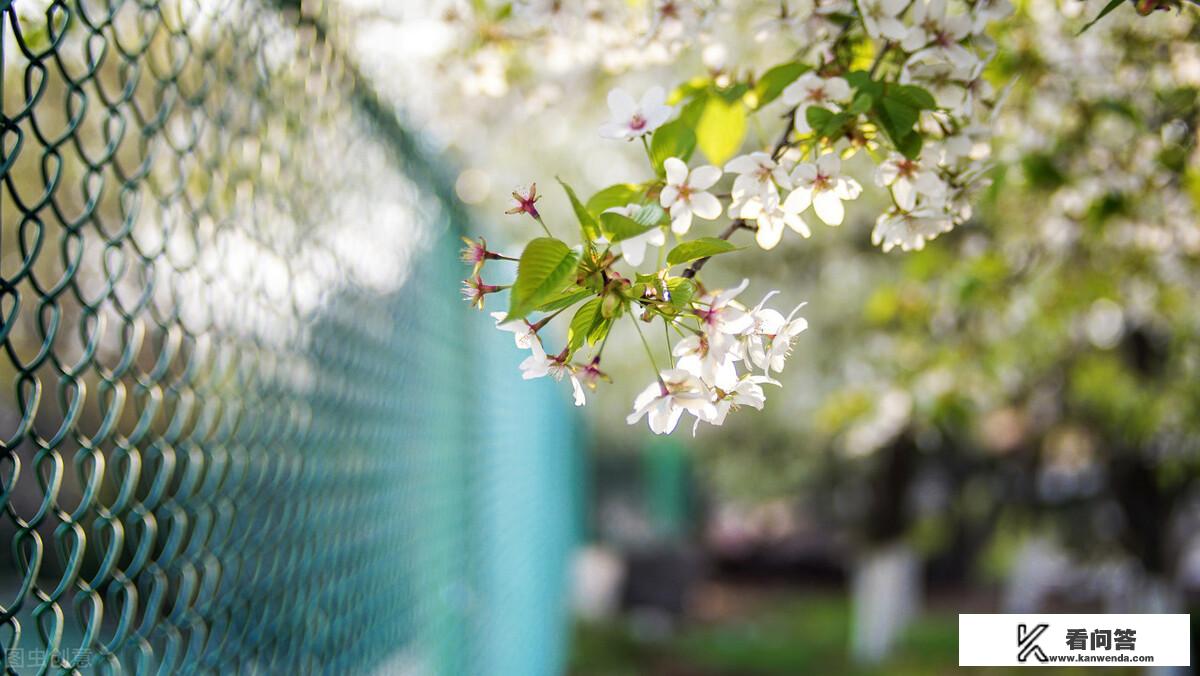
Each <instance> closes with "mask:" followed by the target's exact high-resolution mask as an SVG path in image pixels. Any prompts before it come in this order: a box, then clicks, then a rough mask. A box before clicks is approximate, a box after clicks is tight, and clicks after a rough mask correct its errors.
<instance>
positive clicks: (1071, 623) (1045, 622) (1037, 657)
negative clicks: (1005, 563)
mask: <svg viewBox="0 0 1200 676" xmlns="http://www.w3.org/2000/svg"><path fill="white" fill-rule="evenodd" d="M1080 632H1082V634H1081V633H1080ZM1068 639H1070V640H1068ZM1081 646H1082V647H1081ZM1191 663H1192V660H1191V617H1190V616H1189V615H1186V614H1177V615H1165V614H1163V615H1132V614H1111V615H1109V614H1051V613H1013V614H962V615H959V616H958V664H959V666H962V667H990V666H1023V667H1054V666H1058V667H1061V666H1114V667H1119V666H1124V667H1129V666H1156V667H1175V666H1191Z"/></svg>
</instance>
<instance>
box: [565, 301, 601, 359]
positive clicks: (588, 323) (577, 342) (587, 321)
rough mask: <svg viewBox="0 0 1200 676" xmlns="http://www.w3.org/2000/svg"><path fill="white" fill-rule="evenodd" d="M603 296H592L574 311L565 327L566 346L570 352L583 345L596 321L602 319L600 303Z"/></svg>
mask: <svg viewBox="0 0 1200 676" xmlns="http://www.w3.org/2000/svg"><path fill="white" fill-rule="evenodd" d="M603 300H604V299H603V298H593V299H591V300H589V301H588V302H586V303H584V304H583V305H580V306H579V309H578V310H576V311H575V316H574V317H572V318H571V326H570V328H568V329H567V347H568V348H569V349H570V351H571V352H574V351H575V350H578V349H579V348H581V347H583V342H584V341H585V340H587V337H588V335H589V334H591V332H592V329H593V328H594V327H595V325H596V322H597V321H599V320H600V319H602V317H601V316H600V305H601V303H602V302H603Z"/></svg>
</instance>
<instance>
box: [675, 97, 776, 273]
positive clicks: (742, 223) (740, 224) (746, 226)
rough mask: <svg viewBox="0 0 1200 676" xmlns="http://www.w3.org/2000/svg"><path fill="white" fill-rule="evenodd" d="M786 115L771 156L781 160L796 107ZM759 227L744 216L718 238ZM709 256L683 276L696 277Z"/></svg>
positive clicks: (693, 265)
mask: <svg viewBox="0 0 1200 676" xmlns="http://www.w3.org/2000/svg"><path fill="white" fill-rule="evenodd" d="M786 117H787V124H786V125H785V126H784V128H783V133H782V134H780V135H779V140H777V141H775V147H774V148H772V149H771V158H772V159H774V160H776V161H778V160H779V157H780V155H782V154H783V151H784V150H785V149H787V147H788V137H789V136H791V135H792V131H793V130H794V129H795V128H796V109H795V108H792V109H791V110H789V111H788V112H787V115H786ZM757 229H758V226H756V225H752V224H750V223H748V222H746V219H744V218H739V219H737V220H735V221H733V222H732V223H730V224H729V226H728V227H726V228H725V230H723V231H722V232H721V234H720V235H717V238H718V239H724V240H728V239H729V238H730V237H733V233H735V232H737V231H738V230H757ZM709 258H711V256H709V257H705V258H698V259H696V260H695V261H694V262H693V263H692V264H691V265H690V266H688V268H687V269H686V270H684V271H683V277H685V278H688V279H691V278H693V277H695V276H696V273H697V272H700V268H702V267H704V264H705V263H707V262H708V259H709Z"/></svg>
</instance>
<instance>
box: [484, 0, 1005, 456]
mask: <svg viewBox="0 0 1200 676" xmlns="http://www.w3.org/2000/svg"><path fill="white" fill-rule="evenodd" d="M672 7H673V9H672V14H671V15H669V16H668V15H666V14H664V15H663V16H661V17H657V19H658V20H659V21H658V23H656V24H655V26H654V32H655V34H656V35H663V34H666V33H667V32H668V31H667V28H668V26H669V25H670V24H671V22H675V21H678V20H680V17H679V16H678V12H680V11H681V7H682V5H677V4H673V5H672ZM689 7H690V5H689ZM1011 11H1012V7H1011V6H1010V5H1009V3H1008V1H1007V0H854V1H853V2H852V1H850V0H823V1H822V2H819V3H814V7H813V8H811V9H810V10H808V11H806V12H800V11H796V12H785V13H783V15H782V16H781V17H779V19H778V20H779V21H780V22H781V23H782V24H784V28H782V29H781V30H792V31H796V32H798V33H802V34H803V36H804V38H805V39H804V40H802V41H801V42H802V44H804V45H805V47H803V48H802V49H801V50H800V52H798V53H797V54H796V55H795V56H794V58H792V59H789V60H787V61H784V62H782V63H778V64H774V65H772V66H771V67H769V68H766V69H764V70H761V72H759V73H758V74H757V75H755V74H754V70H755V69H753V68H750V69H746V70H745V71H741V70H734V69H724V68H721V69H715V70H714V71H713V72H711V73H710V75H709V77H707V78H698V79H695V80H690V81H688V82H686V83H683V84H681V85H679V86H678V87H676V88H675V89H674V90H673V92H671V94H670V98H669V99H668V92H667V91H666V90H665V89H664V88H662V87H651V88H650V89H648V90H647V91H645V92H644V93H643V94H642V96H641V97H634V96H632V95H631V94H629V93H628V92H625V91H624V90H622V89H614V90H612V91H611V92H609V94H608V100H607V103H608V107H609V110H610V112H611V119H610V121H609V122H607V123H605V124H604V125H602V126H601V127H600V129H599V134H600V136H602V137H604V138H608V139H613V140H616V141H627V142H636V143H635V145H640V146H642V148H641V151H642V152H644V155H645V157H646V159H647V161H648V164H649V171H650V175H651V178H650V179H648V180H642V181H637V180H631V181H630V182H627V183H620V184H616V185H612V186H609V187H607V188H604V189H602V190H600V191H598V192H596V193H594V194H592V195H591V196H590V197H588V198H587V199H581V198H580V196H579V195H577V194H576V192H575V190H574V189H573V188H571V186H570V185H568V184H567V183H566V182H563V181H561V180H560V183H562V187H563V190H564V192H565V193H566V197H567V200H568V201H569V202H570V205H571V208H572V211H573V213H574V215H575V220H576V221H577V222H578V223H577V225H578V229H577V237H575V238H567V239H569V240H570V239H577V240H578V242H579V243H578V244H574V245H573V244H569V243H568V242H567V241H564V240H563V239H559V238H558V237H556V236H554V235H553V234H552V233H555V232H558V233H562V232H565V231H566V229H565V228H564V227H562V226H561V225H559V224H556V225H555V227H554V228H550V227H548V225H547V224H546V223H545V221H544V220H543V219H542V216H541V214H540V212H539V211H538V209H537V206H536V204H535V203H536V202H537V200H538V199H539V195H538V194H537V190H536V186H535V185H534V186H530V189H529V191H528V192H527V193H521V192H516V193H514V194H513V197H514V200H515V205H514V207H513V208H512V209H511V210H510V212H509V213H514V214H522V215H527V216H529V217H530V218H532V219H534V220H535V221H537V223H538V224H539V225H540V226H541V228H542V229H543V231H544V233H545V236H539V237H536V238H534V239H532V240H530V241H529V242H528V243H527V244H526V245H525V247H524V250H523V252H522V253H521V255H520V257H519V261H518V265H517V274H516V279H515V281H514V282H513V284H512V285H511V287H504V286H497V285H488V284H486V283H484V282H483V280H482V278H481V274H480V273H481V268H482V267H483V264H484V263H486V262H488V261H493V260H501V261H502V260H506V258H507V257H504V256H502V255H500V254H496V253H494V252H490V251H488V250H487V248H486V245H485V244H483V243H482V240H480V242H479V244H478V247H477V248H476V249H472V248H471V246H469V247H468V251H467V252H465V253H464V260H466V261H467V262H469V263H471V264H473V265H474V269H473V271H472V273H473V274H472V277H471V278H470V279H469V280H468V281H467V282H466V283H465V285H464V295H465V296H466V297H467V299H468V300H469V301H471V302H472V303H473V304H475V305H477V306H480V307H482V305H483V303H484V300H485V297H486V296H488V295H490V294H492V293H498V292H500V291H502V290H505V289H507V290H508V295H509V302H508V309H507V311H506V312H502V313H501V312H497V313H493V316H494V317H495V318H496V320H497V326H498V327H499V328H501V329H502V330H506V331H511V332H512V333H513V334H514V338H515V341H516V344H517V346H518V347H519V348H522V349H527V350H530V353H531V354H530V356H529V358H528V359H526V360H525V361H524V362H523V363H522V364H521V370H522V371H523V375H524V377H525V378H537V377H543V376H547V375H549V376H552V377H555V378H558V379H566V378H569V379H570V382H571V383H572V387H573V390H574V394H575V402H576V404H578V405H582V404H583V403H584V401H585V399H586V390H588V389H591V388H594V387H596V385H597V383H598V382H599V381H601V380H605V379H607V376H606V375H605V374H604V373H603V372H602V371H601V370H600V357H601V352H602V351H603V349H604V346H605V345H607V338H608V335H609V333H610V331H611V328H612V326H613V324H614V322H615V320H617V319H618V318H620V317H621V316H622V315H624V314H629V315H630V317H631V318H632V319H633V320H634V322H635V324H639V326H638V329H639V330H638V333H639V336H640V338H641V340H642V342H643V344H644V347H645V349H646V352H647V353H648V354H649V355H651V364H652V368H653V370H654V371H655V373H654V378H653V381H652V382H651V384H650V385H648V386H647V388H646V389H645V390H644V391H643V392H642V393H641V394H640V395H639V396H638V397H637V399H636V400H635V401H634V406H633V413H632V414H630V416H629V418H628V421H629V422H630V423H631V424H632V423H635V422H637V421H639V420H641V419H642V418H648V420H649V424H650V428H651V429H652V430H653V431H654V432H656V433H667V432H670V431H671V430H673V429H674V428H675V427H676V425H677V423H678V422H679V420H680V417H681V416H682V414H683V413H690V414H692V415H693V417H694V418H695V426H698V425H699V424H700V423H708V424H713V425H719V424H722V423H723V422H724V420H725V417H726V415H727V414H728V413H729V412H730V411H731V410H734V409H736V408H739V407H742V406H750V407H754V408H761V407H762V406H763V404H764V402H765V393H764V390H763V385H766V384H774V385H778V383H777V382H776V381H775V380H774V379H773V377H772V376H773V374H776V373H778V372H779V371H781V370H782V369H783V367H784V364H785V362H786V359H787V357H788V355H789V353H790V351H791V346H792V344H793V342H794V341H795V339H796V338H797V336H798V335H799V334H800V333H801V332H803V331H804V330H805V329H806V328H807V322H806V321H805V320H804V318H803V317H799V316H798V312H799V310H800V308H801V307H802V306H803V304H801V305H799V306H797V307H796V308H795V309H793V310H792V311H791V313H790V314H788V315H787V316H786V317H785V316H784V315H783V314H782V313H780V312H778V311H776V310H774V309H772V308H769V307H767V302H768V301H769V300H771V298H772V297H773V296H774V295H775V294H776V293H777V292H774V291H772V292H770V293H767V294H766V295H765V297H763V298H762V300H761V301H760V302H759V303H757V304H756V305H754V306H752V307H751V306H749V305H748V304H745V303H742V302H740V301H739V300H738V296H739V295H740V294H741V293H742V292H743V291H744V290H745V289H746V287H747V286H748V285H749V280H745V281H743V282H742V284H740V285H739V286H737V287H736V288H733V289H725V290H722V289H709V288H706V287H705V285H704V284H703V283H702V282H701V280H700V279H699V276H700V274H701V271H702V270H703V268H704V267H705V266H706V265H707V263H708V261H709V260H710V259H711V258H713V257H715V256H719V255H723V254H727V253H730V252H733V251H736V250H737V249H738V247H736V246H734V245H733V244H732V243H730V241H729V240H731V239H732V237H733V235H734V234H735V233H736V232H737V231H739V230H749V231H752V232H754V240H755V242H756V244H757V245H758V247H759V248H761V249H762V250H764V251H768V250H771V249H774V248H775V247H776V246H778V245H779V244H780V243H781V241H782V239H783V237H784V235H785V234H786V232H787V231H791V232H793V233H794V234H795V235H798V236H800V237H802V238H809V237H811V236H813V230H812V228H811V227H810V219H812V218H814V217H815V218H816V219H817V220H818V221H820V222H822V223H824V224H825V225H828V226H838V225H841V224H842V223H843V221H844V219H845V217H846V210H847V204H852V203H853V202H855V200H857V198H858V197H859V196H860V195H861V194H862V193H863V191H864V188H863V185H862V183H860V182H859V180H858V179H857V178H856V177H855V176H853V175H851V174H850V173H849V172H847V171H844V170H843V164H842V161H843V160H844V159H847V158H850V157H852V156H855V155H860V156H866V157H868V158H869V159H870V163H871V164H872V165H873V166H874V171H873V172H872V174H873V175H872V176H871V178H872V179H873V180H872V181H871V182H872V183H874V184H875V186H876V187H877V188H879V189H880V195H881V196H882V197H884V198H886V199H887V200H888V206H887V207H886V208H885V209H884V210H883V211H882V213H878V214H877V215H876V217H875V227H874V230H873V231H872V233H871V240H872V242H873V243H874V244H875V245H878V246H879V247H880V248H882V249H883V251H885V252H887V251H891V250H894V249H900V250H902V251H913V250H919V249H922V248H923V247H924V246H925V245H926V243H927V242H928V241H929V240H932V239H934V238H936V237H938V236H940V235H941V234H943V233H946V232H949V231H951V230H952V229H954V227H955V226H957V225H959V224H961V223H963V222H964V221H965V220H966V219H967V218H969V217H970V214H971V200H972V197H973V194H974V193H975V191H977V190H978V189H980V188H981V187H983V186H985V185H986V184H987V183H988V179H987V173H988V170H989V168H990V163H989V154H990V137H991V126H992V118H993V116H994V113H995V110H996V107H997V105H998V102H999V100H1000V98H1001V97H1000V96H998V95H997V94H996V92H995V91H993V89H992V87H991V84H990V83H989V81H988V80H987V79H986V78H985V77H984V67H985V66H986V64H987V62H988V60H989V59H990V58H991V56H992V54H993V51H994V50H993V49H992V44H991V41H990V39H989V38H987V36H986V35H985V32H986V30H987V28H988V26H989V25H990V24H991V23H993V22H995V21H997V20H999V19H1001V18H1003V17H1005V16H1007V15H1008V14H1009V13H1010V12H1011ZM668 100H670V101H671V102H672V103H671V105H668ZM777 100H778V101H781V102H782V103H783V104H784V110H785V111H786V112H785V113H784V115H783V118H784V125H783V129H782V130H781V131H780V133H779V134H778V136H777V140H776V141H775V143H774V144H773V145H772V146H770V147H769V148H756V149H750V151H749V152H745V153H744V154H739V152H741V151H743V149H744V146H746V145H747V140H746V138H745V137H746V127H747V124H746V121H747V118H748V117H750V116H755V115H760V114H769V113H763V111H769V110H770V107H771V106H772V104H774V102H775V101H777ZM697 153H699V154H701V155H703V156H704V157H705V158H706V160H707V162H706V163H703V164H699V163H695V162H692V157H693V156H694V155H696V154H697ZM726 175H731V176H732V180H730V181H729V182H728V183H724V184H722V181H724V180H726ZM718 184H721V185H720V188H719V189H718ZM725 186H728V187H727V188H726V187H725ZM724 219H728V221H727V222H726V223H724V225H723V226H722V227H721V228H720V230H719V231H717V233H716V234H715V235H713V236H699V237H697V236H695V233H696V232H698V231H700V230H702V229H703V228H706V227H708V226H707V225H706V224H705V223H704V222H709V221H716V222H718V223H717V225H720V222H721V221H723V220H724ZM668 242H671V244H670V246H669V245H668ZM668 246H669V248H668ZM655 251H657V255H656V254H655V253H654V252H655ZM567 309H572V310H573V311H572V313H570V317H571V318H570V321H569V324H568V325H567V327H566V344H565V345H564V346H563V347H562V348H561V350H560V351H558V352H553V351H547V350H546V349H545V346H544V343H543V340H544V335H543V332H542V329H543V328H544V327H545V326H546V325H547V324H548V323H549V322H550V321H551V320H553V319H554V318H555V317H558V316H560V315H561V316H564V317H565V316H567V313H566V310H567ZM534 315H540V316H541V317H542V319H540V320H538V321H536V322H531V321H530V319H529V317H530V316H534ZM659 319H661V320H663V322H664V325H665V327H666V329H667V331H666V338H667V345H666V348H667V350H668V352H669V353H670V355H671V368H667V369H660V368H659V367H658V364H656V363H654V359H653V349H652V347H651V346H650V343H649V341H648V340H647V337H646V336H645V334H644V333H643V332H642V331H641V327H640V322H653V321H656V320H659ZM672 331H674V332H675V333H677V334H678V335H680V336H683V337H682V339H680V340H678V341H677V342H676V343H675V344H674V345H671V342H670V336H671V332H672ZM596 346H599V348H598V349H592V348H596ZM589 349H591V354H590V358H586V357H585V358H583V359H580V358H579V357H580V356H581V355H583V354H584V353H586V352H588V351H589ZM695 426H694V427H693V429H695Z"/></svg>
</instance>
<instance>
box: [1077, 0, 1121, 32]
mask: <svg viewBox="0 0 1200 676" xmlns="http://www.w3.org/2000/svg"><path fill="white" fill-rule="evenodd" d="M1124 2H1125V0H1109V3H1108V4H1107V5H1105V6H1104V9H1102V10H1100V13H1099V14H1097V15H1096V18H1095V19H1092V20H1091V21H1089V22H1087V25H1086V26H1084V27H1083V28H1080V29H1079V32H1078V33H1076V35H1083V33H1084V31H1086V30H1087V29H1089V28H1091V27H1092V26H1094V25H1096V22H1097V21H1099V20H1100V19H1103V18H1104V17H1106V16H1108V14H1109V12H1111V11H1113V10H1114V9H1116V8H1118V7H1120V6H1121V5H1122V4H1123V3H1124Z"/></svg>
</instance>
